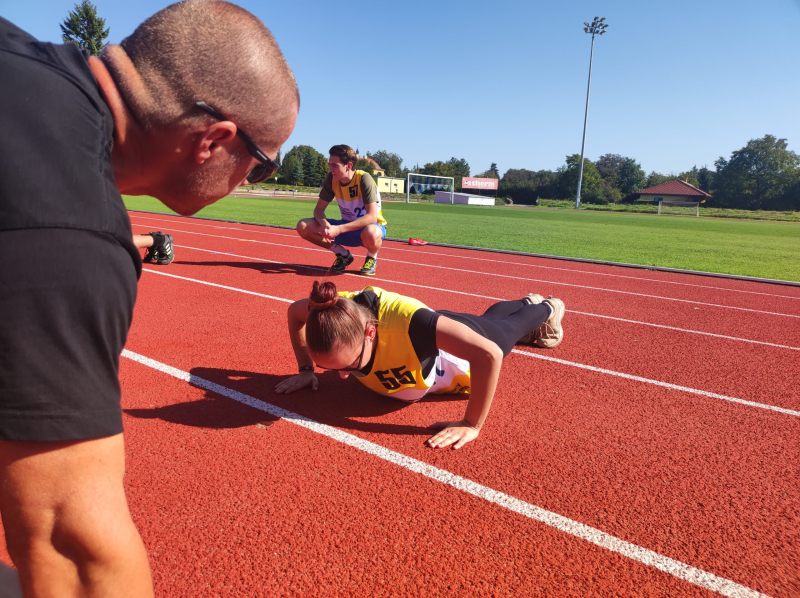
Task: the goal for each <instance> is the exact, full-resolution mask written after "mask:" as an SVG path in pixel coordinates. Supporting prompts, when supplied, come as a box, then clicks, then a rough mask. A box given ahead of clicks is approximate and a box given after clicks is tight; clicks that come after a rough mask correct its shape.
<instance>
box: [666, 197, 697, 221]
mask: <svg viewBox="0 0 800 598" xmlns="http://www.w3.org/2000/svg"><path fill="white" fill-rule="evenodd" d="M673 208H675V209H673ZM691 208H694V210H691ZM662 210H663V213H664V214H667V213H672V214H678V215H680V214H686V213H691V211H694V215H695V216H696V217H697V218H699V217H700V202H699V201H670V200H663V199H659V200H658V215H659V216H660V215H661V214H662Z"/></svg>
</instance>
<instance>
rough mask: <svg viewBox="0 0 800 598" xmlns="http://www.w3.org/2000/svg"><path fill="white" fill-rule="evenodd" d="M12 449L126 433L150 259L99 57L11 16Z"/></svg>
mask: <svg viewBox="0 0 800 598" xmlns="http://www.w3.org/2000/svg"><path fill="white" fill-rule="evenodd" d="M0 115H2V119H3V131H2V135H3V138H2V142H0V256H2V259H3V265H2V266H0V440H11V441H65V440H80V439H89V438H100V437H104V436H112V435H115V434H119V433H120V432H122V411H121V408H120V387H119V380H118V370H119V356H120V352H121V351H122V348H123V346H124V345H125V341H126V338H127V334H128V330H129V328H130V325H131V320H132V317H133V305H134V302H135V300H136V281H137V277H138V276H139V274H140V273H141V268H142V261H141V257H140V255H139V251H138V250H137V249H136V247H135V246H134V244H133V239H132V235H131V225H130V220H129V219H128V214H127V211H126V209H125V205H124V204H123V202H122V197H121V196H120V193H119V190H118V189H117V185H116V182H115V180H114V172H113V169H112V164H111V149H112V145H113V133H114V122H113V117H112V115H111V112H110V110H109V108H108V106H107V105H106V103H105V101H104V100H103V98H102V96H101V94H100V89H99V87H98V84H97V82H96V80H95V78H94V75H93V74H92V72H91V70H90V69H89V64H88V62H87V58H86V56H85V55H84V54H83V53H82V52H81V50H80V49H79V48H78V46H76V45H74V44H66V45H54V44H49V43H44V42H39V41H37V40H36V39H34V38H33V37H31V36H30V35H28V34H27V33H25V32H24V31H22V30H21V29H19V28H18V27H16V26H14V25H13V24H11V23H9V22H8V21H7V20H5V19H3V18H0Z"/></svg>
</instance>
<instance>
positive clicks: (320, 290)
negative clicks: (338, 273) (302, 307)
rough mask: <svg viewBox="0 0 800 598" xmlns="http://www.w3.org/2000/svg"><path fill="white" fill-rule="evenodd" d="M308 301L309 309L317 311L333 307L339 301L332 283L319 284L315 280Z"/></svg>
mask: <svg viewBox="0 0 800 598" xmlns="http://www.w3.org/2000/svg"><path fill="white" fill-rule="evenodd" d="M309 300H310V302H311V309H315V310H317V311H322V310H324V309H328V308H329V307H333V306H334V305H336V302H337V301H338V300H339V295H338V294H337V293H336V285H335V284H333V283H332V282H323V283H322V284H320V282H319V281H318V280H315V281H314V286H313V287H311V295H310V296H309Z"/></svg>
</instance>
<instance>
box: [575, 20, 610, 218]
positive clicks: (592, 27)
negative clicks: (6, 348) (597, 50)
mask: <svg viewBox="0 0 800 598" xmlns="http://www.w3.org/2000/svg"><path fill="white" fill-rule="evenodd" d="M605 20H606V18H605V17H603V18H600V17H595V18H594V20H593V21H592V22H591V23H586V22H584V25H586V27H584V28H583V31H584V32H585V33H591V34H592V49H591V50H590V51H589V83H588V84H587V85H586V112H585V113H584V115H583V141H582V142H581V164H580V170H579V171H578V194H577V195H576V197H575V209H576V210H578V209H580V207H581V184H582V183H583V155H584V151H585V150H586V123H587V122H588V120H589V91H590V90H591V88H592V60H593V59H594V36H595V35H603V34H604V33H605V32H606V28H607V27H608V25H607V24H606V23H604V21H605Z"/></svg>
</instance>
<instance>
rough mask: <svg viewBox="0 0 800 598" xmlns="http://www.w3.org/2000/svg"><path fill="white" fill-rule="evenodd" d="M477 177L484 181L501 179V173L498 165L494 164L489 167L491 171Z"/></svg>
mask: <svg viewBox="0 0 800 598" xmlns="http://www.w3.org/2000/svg"><path fill="white" fill-rule="evenodd" d="M475 176H476V177H480V178H484V179H499V178H500V172H499V171H498V170H497V163H496V162H492V165H491V166H490V167H489V170H487V171H486V172H482V173H480V174H476V175H475Z"/></svg>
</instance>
